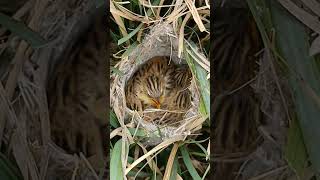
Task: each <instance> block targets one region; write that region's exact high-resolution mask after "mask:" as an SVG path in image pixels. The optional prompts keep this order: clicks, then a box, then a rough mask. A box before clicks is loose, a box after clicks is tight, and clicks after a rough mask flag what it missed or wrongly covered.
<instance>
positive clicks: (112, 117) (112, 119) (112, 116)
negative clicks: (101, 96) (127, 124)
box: [110, 111, 120, 129]
mask: <svg viewBox="0 0 320 180" xmlns="http://www.w3.org/2000/svg"><path fill="white" fill-rule="evenodd" d="M110 125H111V126H112V127H113V128H115V129H116V128H118V127H120V124H119V122H118V118H117V116H116V114H115V113H114V112H113V111H110Z"/></svg>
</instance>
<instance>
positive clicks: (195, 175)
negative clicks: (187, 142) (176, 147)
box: [180, 146, 201, 180]
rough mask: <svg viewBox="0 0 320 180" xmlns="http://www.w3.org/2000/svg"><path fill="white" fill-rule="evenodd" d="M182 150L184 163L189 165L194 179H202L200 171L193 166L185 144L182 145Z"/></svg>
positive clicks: (188, 167)
mask: <svg viewBox="0 0 320 180" xmlns="http://www.w3.org/2000/svg"><path fill="white" fill-rule="evenodd" d="M180 152H181V154H182V159H183V162H184V164H185V165H186V166H187V169H188V171H189V173H190V175H191V176H192V178H193V179H195V180H201V177H200V176H199V174H198V172H197V171H196V169H195V168H194V167H193V165H192V162H191V159H190V156H189V153H188V151H187V149H186V147H185V146H181V147H180Z"/></svg>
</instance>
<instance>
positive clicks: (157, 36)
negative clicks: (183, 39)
mask: <svg viewBox="0 0 320 180" xmlns="http://www.w3.org/2000/svg"><path fill="white" fill-rule="evenodd" d="M178 46H179V43H178V38H177V37H176V35H175V34H174V31H173V27H172V25H171V24H166V23H159V24H157V25H155V26H153V27H152V28H151V29H150V32H149V34H148V35H146V37H145V38H144V40H143V41H142V43H141V44H139V45H138V46H137V47H136V48H135V49H134V50H133V51H132V52H131V53H130V54H129V55H128V56H126V57H122V59H121V61H120V62H119V63H117V64H116V66H115V68H117V69H118V70H120V71H121V72H122V73H121V74H119V73H114V74H112V75H111V90H110V98H111V101H110V103H111V107H113V109H114V112H115V114H116V116H117V118H118V120H119V122H120V124H122V126H124V124H130V123H133V124H134V125H135V127H137V128H141V129H143V130H144V132H146V134H147V137H146V138H145V139H146V140H145V141H144V143H145V144H146V145H149V146H153V145H157V144H159V143H161V142H163V141H165V140H166V139H170V138H175V137H180V138H181V137H183V139H184V138H186V137H187V136H189V135H192V134H194V133H195V132H196V131H198V130H199V129H201V126H202V123H203V121H204V118H203V117H202V116H201V115H200V112H199V110H198V107H199V97H200V94H199V91H198V87H197V84H196V82H195V79H194V77H192V80H191V84H190V86H189V87H188V91H190V95H191V105H190V108H189V109H188V110H187V111H186V112H185V114H184V115H183V118H182V119H180V120H177V121H178V123H174V125H173V123H170V124H159V123H155V122H152V121H147V120H146V116H144V115H145V114H146V113H151V112H152V111H161V108H160V109H153V110H150V109H144V111H143V112H142V113H141V112H138V111H136V110H132V109H130V108H129V107H127V103H126V94H125V87H126V85H127V83H128V81H129V80H130V79H131V78H132V77H133V76H134V75H135V73H136V72H137V71H138V70H139V69H140V68H141V67H142V66H144V65H145V64H146V63H147V62H149V61H150V60H152V59H153V58H154V57H168V59H170V63H173V64H174V65H175V66H177V67H179V66H186V65H187V61H186V60H185V59H184V58H183V57H182V58H179V57H178ZM150 111H151V112H150ZM160 118H161V117H160Z"/></svg>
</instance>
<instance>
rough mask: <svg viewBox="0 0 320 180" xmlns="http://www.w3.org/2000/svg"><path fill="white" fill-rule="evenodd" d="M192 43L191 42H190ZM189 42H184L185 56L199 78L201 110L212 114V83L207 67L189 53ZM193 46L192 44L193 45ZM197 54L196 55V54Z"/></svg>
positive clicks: (197, 78)
mask: <svg viewBox="0 0 320 180" xmlns="http://www.w3.org/2000/svg"><path fill="white" fill-rule="evenodd" d="M190 45H191V44H190ZM186 46H187V44H186V43H185V44H184V50H183V52H184V57H185V58H186V61H187V63H188V65H189V67H190V69H191V71H192V73H193V74H194V75H195V78H196V80H197V84H198V85H199V90H200V93H201V97H200V106H199V111H200V112H201V113H202V114H203V115H204V116H206V115H208V114H210V83H209V81H208V80H207V76H208V73H207V71H206V70H205V69H203V68H202V67H201V66H200V65H199V64H198V63H196V62H195V60H194V59H193V58H192V56H191V55H190V54H189V53H192V50H191V48H190V49H189V48H188V47H186ZM191 46H192V45H191ZM194 56H196V55H194Z"/></svg>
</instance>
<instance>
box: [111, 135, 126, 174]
mask: <svg viewBox="0 0 320 180" xmlns="http://www.w3.org/2000/svg"><path fill="white" fill-rule="evenodd" d="M121 147H122V140H121V139H120V140H118V141H117V142H116V144H115V145H114V148H113V150H112V152H111V159H110V180H122V179H123V170H122V161H121Z"/></svg>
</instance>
